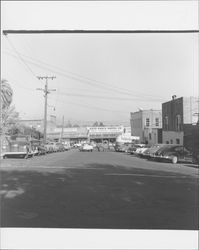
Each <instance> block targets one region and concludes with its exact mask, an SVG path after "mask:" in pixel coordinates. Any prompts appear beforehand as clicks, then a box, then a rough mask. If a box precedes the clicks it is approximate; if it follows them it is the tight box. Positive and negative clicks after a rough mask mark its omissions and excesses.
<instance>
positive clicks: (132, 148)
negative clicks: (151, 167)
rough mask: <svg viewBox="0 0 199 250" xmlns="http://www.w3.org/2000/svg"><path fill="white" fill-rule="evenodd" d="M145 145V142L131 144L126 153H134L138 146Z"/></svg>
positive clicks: (142, 146)
mask: <svg viewBox="0 0 199 250" xmlns="http://www.w3.org/2000/svg"><path fill="white" fill-rule="evenodd" d="M145 146H146V145H145V144H132V145H131V147H129V149H128V153H129V154H134V153H135V151H136V150H137V149H138V148H144V147H145Z"/></svg>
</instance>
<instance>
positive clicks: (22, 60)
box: [5, 36, 38, 79]
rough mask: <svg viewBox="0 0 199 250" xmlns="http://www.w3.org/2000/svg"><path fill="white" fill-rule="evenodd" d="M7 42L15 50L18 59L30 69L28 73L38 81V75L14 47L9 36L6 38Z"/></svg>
mask: <svg viewBox="0 0 199 250" xmlns="http://www.w3.org/2000/svg"><path fill="white" fill-rule="evenodd" d="M5 37H6V40H7V41H8V43H9V44H10V46H11V48H12V49H13V50H14V52H15V53H16V54H17V57H18V58H19V59H20V60H21V62H22V63H23V64H24V65H25V66H26V68H27V69H28V71H29V72H30V73H31V74H32V75H33V76H34V77H35V78H36V79H38V77H37V75H36V74H35V72H34V71H33V70H32V69H31V67H30V66H29V65H28V64H27V62H26V60H24V59H23V57H22V56H21V54H20V53H19V52H18V51H17V49H16V48H15V46H14V45H13V43H12V42H11V40H10V39H9V38H8V36H5Z"/></svg>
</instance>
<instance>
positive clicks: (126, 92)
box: [5, 52, 163, 100]
mask: <svg viewBox="0 0 199 250" xmlns="http://www.w3.org/2000/svg"><path fill="white" fill-rule="evenodd" d="M5 53H7V54H9V53H8V52H5ZM10 55H11V56H12V54H10ZM21 56H23V57H25V58H30V59H31V60H32V61H30V60H27V59H26V61H28V62H29V63H31V64H33V65H35V66H37V67H42V68H45V69H47V70H50V71H53V72H54V73H57V74H60V75H62V76H64V77H67V78H70V79H73V80H76V81H81V82H85V83H87V84H89V85H91V86H92V87H93V85H94V86H95V87H98V88H100V89H102V87H103V90H104V88H105V89H106V90H109V91H114V92H117V93H119V94H123V95H128V96H137V95H138V94H135V93H136V92H137V91H134V93H131V92H130V91H131V90H128V89H124V88H119V87H116V86H113V85H110V84H108V83H102V82H100V81H97V80H94V79H91V78H88V77H85V76H82V75H79V74H77V73H74V72H70V71H66V70H63V69H60V68H59V67H57V66H55V65H50V64H48V63H45V62H43V61H41V60H39V59H33V58H32V57H29V56H27V55H23V54H21ZM33 60H34V61H37V62H39V63H40V64H44V65H48V66H47V67H46V66H41V65H40V64H38V63H36V62H33ZM50 67H53V69H52V68H50ZM54 68H57V69H59V70H60V71H62V72H60V71H56V70H54ZM63 72H64V73H63ZM69 74H72V75H69ZM80 78H81V79H80ZM140 95H142V96H143V97H145V98H150V97H151V98H158V99H161V100H162V99H163V98H162V97H157V96H155V95H148V94H143V93H140Z"/></svg>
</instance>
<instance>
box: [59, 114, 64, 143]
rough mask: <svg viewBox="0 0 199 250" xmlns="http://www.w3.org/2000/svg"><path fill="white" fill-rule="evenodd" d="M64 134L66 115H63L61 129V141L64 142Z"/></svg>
mask: <svg viewBox="0 0 199 250" xmlns="http://www.w3.org/2000/svg"><path fill="white" fill-rule="evenodd" d="M63 135H64V116H63V117H62V129H61V138H60V142H62V139H63Z"/></svg>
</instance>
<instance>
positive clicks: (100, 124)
mask: <svg viewBox="0 0 199 250" xmlns="http://www.w3.org/2000/svg"><path fill="white" fill-rule="evenodd" d="M93 127H104V124H103V122H95V123H94V124H93Z"/></svg>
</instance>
